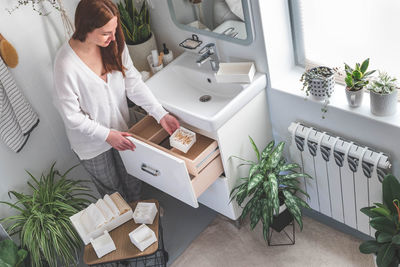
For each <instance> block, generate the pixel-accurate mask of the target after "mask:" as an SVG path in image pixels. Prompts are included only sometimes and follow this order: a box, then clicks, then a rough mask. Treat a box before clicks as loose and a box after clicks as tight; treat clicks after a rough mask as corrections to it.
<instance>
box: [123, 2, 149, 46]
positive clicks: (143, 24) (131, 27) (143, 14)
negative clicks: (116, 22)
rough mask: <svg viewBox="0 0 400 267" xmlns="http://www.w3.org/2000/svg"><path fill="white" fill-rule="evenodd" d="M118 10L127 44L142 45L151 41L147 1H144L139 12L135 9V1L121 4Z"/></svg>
mask: <svg viewBox="0 0 400 267" xmlns="http://www.w3.org/2000/svg"><path fill="white" fill-rule="evenodd" d="M118 10H119V13H120V15H121V25H122V30H123V31H124V35H125V41H126V43H127V44H129V45H136V44H141V43H144V42H146V41H147V40H148V39H150V37H151V31H150V15H149V9H148V7H147V5H146V1H143V4H142V7H141V8H140V11H139V12H138V10H137V9H136V7H135V4H134V0H124V1H121V2H119V3H118Z"/></svg>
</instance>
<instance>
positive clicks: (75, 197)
mask: <svg viewBox="0 0 400 267" xmlns="http://www.w3.org/2000/svg"><path fill="white" fill-rule="evenodd" d="M54 166H55V163H54V164H53V165H52V166H51V168H50V171H49V173H48V174H47V175H44V174H42V175H41V177H40V178H39V179H38V178H35V177H34V176H33V175H32V174H31V173H29V172H28V174H29V176H30V178H31V179H32V180H31V181H28V182H27V184H28V185H29V187H30V189H31V190H32V194H23V193H18V192H15V191H10V192H9V195H10V197H11V195H12V196H14V197H15V198H16V199H17V201H16V202H15V203H11V202H6V201H0V203H2V204H5V205H8V206H9V207H11V208H12V209H14V210H15V211H16V212H17V215H14V216H10V217H8V218H5V219H2V220H0V221H2V222H8V223H11V225H10V227H8V232H9V233H11V234H17V233H18V234H19V237H20V240H21V247H22V248H24V249H26V250H28V252H29V255H30V258H31V263H32V266H37V267H42V266H47V265H48V266H57V260H60V261H61V262H62V263H64V264H65V265H67V266H69V265H70V264H73V265H75V264H76V262H75V254H76V251H77V250H78V249H79V248H81V246H82V241H81V240H80V237H79V235H78V234H77V232H76V231H75V229H74V227H73V226H72V224H71V222H70V220H69V217H70V216H72V215H74V214H75V213H77V212H79V211H80V210H82V209H84V208H85V207H86V206H87V205H88V204H89V203H90V201H89V200H88V199H87V198H88V197H91V198H94V197H93V196H92V195H91V194H89V193H88V192H89V191H90V189H88V188H87V187H85V186H82V185H81V183H82V182H84V181H82V180H70V179H67V175H68V173H69V172H70V171H71V170H72V169H73V168H74V167H72V168H71V169H69V170H67V171H66V172H65V173H63V174H62V173H60V172H59V171H58V170H56V169H55V168H54Z"/></svg>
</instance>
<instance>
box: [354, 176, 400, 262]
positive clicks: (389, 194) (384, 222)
mask: <svg viewBox="0 0 400 267" xmlns="http://www.w3.org/2000/svg"><path fill="white" fill-rule="evenodd" d="M382 191H383V204H381V203H374V204H375V205H374V206H372V207H366V208H362V209H361V212H363V213H364V214H366V215H367V216H368V217H370V218H371V220H370V225H371V227H372V228H374V229H375V230H376V233H375V240H369V241H366V242H364V243H362V244H361V245H360V247H359V249H360V252H361V253H364V254H370V253H375V254H376V255H377V257H376V264H377V265H378V267H387V266H398V264H399V262H400V209H399V204H400V201H399V199H400V183H399V182H398V181H397V179H396V177H394V176H393V175H391V174H389V175H387V176H386V177H385V178H384V180H383V182H382Z"/></svg>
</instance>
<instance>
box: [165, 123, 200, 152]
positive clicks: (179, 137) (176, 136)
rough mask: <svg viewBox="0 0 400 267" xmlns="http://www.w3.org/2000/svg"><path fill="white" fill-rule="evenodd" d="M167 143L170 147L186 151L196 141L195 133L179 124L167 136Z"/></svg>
mask: <svg viewBox="0 0 400 267" xmlns="http://www.w3.org/2000/svg"><path fill="white" fill-rule="evenodd" d="M169 143H170V145H171V146H172V147H175V148H176V149H179V150H180V151H182V152H183V153H186V152H188V151H189V149H190V148H191V147H192V145H193V144H194V143H196V133H194V132H192V131H190V130H188V129H186V128H184V127H182V126H181V127H180V128H178V129H177V130H176V131H175V132H174V133H173V134H172V135H171V136H170V137H169Z"/></svg>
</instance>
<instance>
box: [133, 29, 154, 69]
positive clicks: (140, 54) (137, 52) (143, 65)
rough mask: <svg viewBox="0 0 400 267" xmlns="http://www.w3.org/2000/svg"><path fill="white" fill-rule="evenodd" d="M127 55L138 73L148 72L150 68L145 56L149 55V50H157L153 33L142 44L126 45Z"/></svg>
mask: <svg viewBox="0 0 400 267" xmlns="http://www.w3.org/2000/svg"><path fill="white" fill-rule="evenodd" d="M127 46H128V50H129V55H130V56H131V58H132V61H133V65H134V66H135V68H136V69H137V70H138V71H150V66H149V64H148V63H147V56H148V55H150V54H151V50H155V49H157V43H156V38H155V37H154V33H151V37H150V39H149V40H147V41H146V42H144V43H141V44H137V45H128V44H127Z"/></svg>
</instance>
